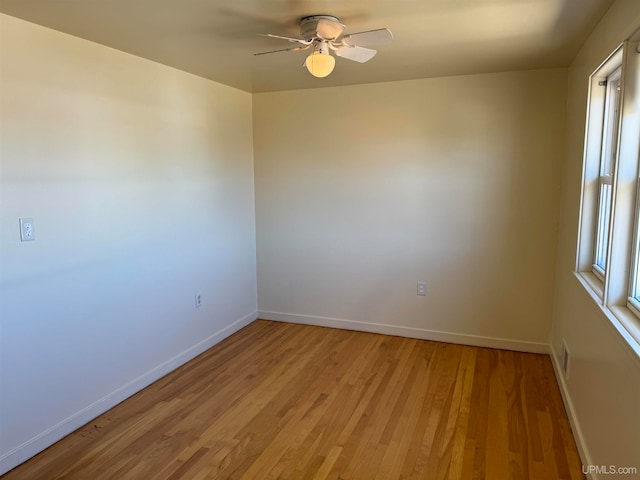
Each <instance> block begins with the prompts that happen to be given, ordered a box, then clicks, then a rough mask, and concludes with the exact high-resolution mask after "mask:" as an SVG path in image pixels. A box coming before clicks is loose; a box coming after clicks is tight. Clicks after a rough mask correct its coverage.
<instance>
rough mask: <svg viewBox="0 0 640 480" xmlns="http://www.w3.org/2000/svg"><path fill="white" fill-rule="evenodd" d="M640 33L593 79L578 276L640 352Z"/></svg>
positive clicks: (609, 59)
mask: <svg viewBox="0 0 640 480" xmlns="http://www.w3.org/2000/svg"><path fill="white" fill-rule="evenodd" d="M639 40H640V32H638V33H636V34H635V35H634V36H633V37H631V39H630V40H628V41H626V42H625V43H624V44H623V45H622V46H620V47H619V48H618V49H617V50H616V51H615V52H613V53H612V54H611V55H610V56H609V58H607V59H606V60H605V61H604V62H603V63H602V64H601V65H600V67H598V69H596V71H595V72H594V73H593V74H592V75H591V77H590V78H589V82H590V83H589V98H588V109H587V128H586V132H585V144H584V164H583V182H582V198H581V211H580V230H579V236H578V254H577V259H576V274H577V276H578V278H579V279H580V281H581V282H582V283H583V285H584V286H585V287H586V288H587V289H588V290H589V291H590V292H591V293H592V295H593V297H594V298H595V299H596V300H597V302H598V304H599V305H600V306H601V308H602V309H603V310H604V312H605V313H606V314H607V316H608V317H609V318H610V319H611V321H612V323H613V324H614V326H615V327H616V328H617V329H618V331H619V332H620V333H621V334H622V335H623V336H624V337H625V339H627V340H628V341H629V342H630V343H632V342H635V344H634V345H635V346H634V349H636V351H638V352H640V162H639V160H640V159H639V152H640V42H639Z"/></svg>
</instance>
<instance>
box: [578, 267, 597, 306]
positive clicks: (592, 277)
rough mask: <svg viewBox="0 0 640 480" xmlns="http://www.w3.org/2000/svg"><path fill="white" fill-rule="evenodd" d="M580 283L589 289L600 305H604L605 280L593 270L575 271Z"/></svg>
mask: <svg viewBox="0 0 640 480" xmlns="http://www.w3.org/2000/svg"><path fill="white" fill-rule="evenodd" d="M575 274H576V277H578V280H580V283H581V284H582V285H583V286H584V288H586V289H587V291H588V292H589V293H590V294H591V296H592V297H593V299H594V300H595V301H596V303H597V304H598V305H602V302H603V298H604V296H603V293H602V292H603V291H604V282H603V281H602V280H600V279H599V278H598V276H597V275H596V274H595V273H593V272H575Z"/></svg>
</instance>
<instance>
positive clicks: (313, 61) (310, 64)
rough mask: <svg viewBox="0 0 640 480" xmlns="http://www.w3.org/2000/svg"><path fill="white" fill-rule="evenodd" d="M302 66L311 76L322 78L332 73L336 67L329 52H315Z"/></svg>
mask: <svg viewBox="0 0 640 480" xmlns="http://www.w3.org/2000/svg"><path fill="white" fill-rule="evenodd" d="M304 64H305V66H306V67H307V70H309V73H310V74H311V75H313V76H314V77H318V78H324V77H326V76H327V75H329V74H330V73H331V72H333V68H334V67H335V66H336V59H335V58H333V57H332V56H331V54H330V53H329V52H323V51H322V50H315V51H314V52H312V53H311V54H310V55H309V56H308V57H307V59H306V60H305V62H304Z"/></svg>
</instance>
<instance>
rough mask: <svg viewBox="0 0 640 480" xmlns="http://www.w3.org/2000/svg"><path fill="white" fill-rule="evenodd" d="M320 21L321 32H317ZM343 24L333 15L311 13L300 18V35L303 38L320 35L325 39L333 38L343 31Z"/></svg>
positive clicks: (310, 38)
mask: <svg viewBox="0 0 640 480" xmlns="http://www.w3.org/2000/svg"><path fill="white" fill-rule="evenodd" d="M319 22H322V28H321V29H320V30H321V33H320V32H318V23H319ZM344 28H345V26H344V25H343V24H342V23H340V19H339V18H338V17H334V16H333V15H312V16H310V17H304V18H303V19H302V20H300V35H301V36H302V38H304V39H305V40H312V39H314V38H318V37H322V38H323V39H325V40H335V39H336V38H338V37H339V36H340V35H342V32H343V31H344Z"/></svg>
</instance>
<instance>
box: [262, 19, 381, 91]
mask: <svg viewBox="0 0 640 480" xmlns="http://www.w3.org/2000/svg"><path fill="white" fill-rule="evenodd" d="M344 29H345V25H343V24H342V23H340V19H338V18H337V17H334V16H332V15H311V16H308V17H304V18H302V19H301V20H300V36H301V37H302V38H291V37H283V36H280V35H272V34H267V35H264V36H266V37H271V38H279V39H281V40H287V41H289V42H292V43H297V44H299V46H297V47H291V48H283V49H280V50H272V51H270V52H262V53H256V54H255V55H266V54H269V53H277V52H294V51H300V50H309V49H313V50H312V52H311V54H310V55H309V56H308V57H307V59H306V60H305V63H304V64H305V66H306V67H307V70H309V73H311V75H313V76H315V77H320V78H322V77H326V76H327V75H329V74H330V73H331V72H332V71H333V68H334V67H335V64H336V60H335V58H333V56H332V55H331V52H334V53H335V55H336V56H338V57H342V58H346V59H347V60H353V61H355V62H360V63H364V62H367V61H369V60H371V59H372V58H373V57H374V56H375V54H376V53H377V51H376V50H373V49H371V48H365V47H364V46H369V45H384V44H387V43H391V40H393V34H392V33H391V31H390V30H389V29H388V28H380V29H377V30H369V31H366V32H358V33H352V34H349V35H342V33H343V32H344Z"/></svg>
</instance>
